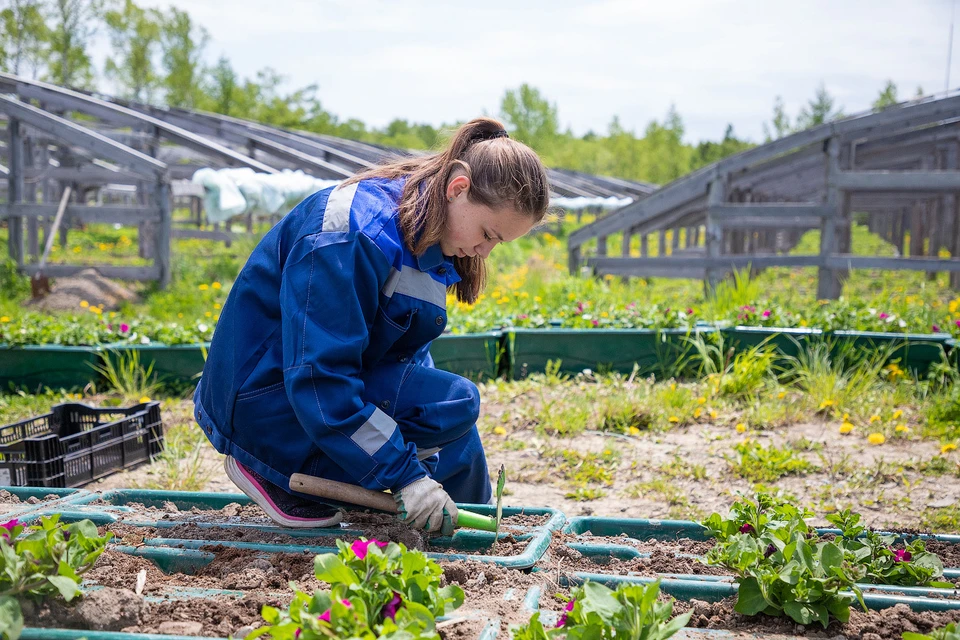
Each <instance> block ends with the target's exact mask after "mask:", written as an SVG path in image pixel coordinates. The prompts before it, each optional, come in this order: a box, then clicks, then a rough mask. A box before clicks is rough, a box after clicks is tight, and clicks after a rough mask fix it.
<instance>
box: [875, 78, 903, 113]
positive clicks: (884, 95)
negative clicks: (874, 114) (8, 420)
mask: <svg viewBox="0 0 960 640" xmlns="http://www.w3.org/2000/svg"><path fill="white" fill-rule="evenodd" d="M897 102H899V101H898V100H897V85H895V84H894V83H893V80H887V84H886V86H884V87H883V89H882V90H881V91H880V95H878V96H877V99H876V100H874V101H873V109H874V110H875V111H880V110H881V109H886V108H887V107H891V106H893V105H895V104H897Z"/></svg>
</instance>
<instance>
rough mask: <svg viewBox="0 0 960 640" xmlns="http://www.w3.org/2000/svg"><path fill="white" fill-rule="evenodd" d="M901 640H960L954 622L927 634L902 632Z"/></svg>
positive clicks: (959, 633) (959, 634)
mask: <svg viewBox="0 0 960 640" xmlns="http://www.w3.org/2000/svg"><path fill="white" fill-rule="evenodd" d="M903 640H960V629H958V628H957V624H956V623H955V622H951V623H950V624H948V625H947V626H945V627H943V628H942V629H936V630H934V631H931V632H930V633H929V634H926V633H913V632H912V631H904V633H903Z"/></svg>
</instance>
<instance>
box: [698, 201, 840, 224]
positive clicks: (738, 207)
mask: <svg viewBox="0 0 960 640" xmlns="http://www.w3.org/2000/svg"><path fill="white" fill-rule="evenodd" d="M709 214H710V215H711V216H713V217H714V218H715V219H716V220H732V219H736V218H739V217H741V216H753V217H764V218H825V217H827V216H829V215H830V210H829V209H827V208H826V207H824V206H823V205H818V204H814V203H812V202H810V203H807V202H800V203H793V202H780V203H776V204H768V203H764V204H747V203H744V204H722V205H711V206H710V211H709Z"/></svg>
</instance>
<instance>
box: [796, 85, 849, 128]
mask: <svg viewBox="0 0 960 640" xmlns="http://www.w3.org/2000/svg"><path fill="white" fill-rule="evenodd" d="M834 102H835V101H834V99H833V96H831V95H830V93H829V92H828V91H827V87H826V85H824V84H823V83H822V82H821V83H820V87H819V88H818V89H817V95H816V96H814V98H813V100H810V101H809V102H808V103H807V106H805V107H802V108H801V109H800V113H799V114H797V130H798V131H803V130H804V129H809V128H810V127H815V126H817V125H819V124H824V123H827V122H831V121H833V120H836V119H838V118H842V117H843V109H842V108H840V109H836V110H835V109H834Z"/></svg>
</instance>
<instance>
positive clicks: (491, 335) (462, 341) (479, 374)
mask: <svg viewBox="0 0 960 640" xmlns="http://www.w3.org/2000/svg"><path fill="white" fill-rule="evenodd" d="M500 340H501V335H500V332H499V331H488V332H486V333H465V334H462V335H449V334H448V335H442V336H440V337H439V338H437V339H436V340H434V341H433V342H432V343H431V344H430V355H432V356H433V363H434V365H435V366H436V367H437V369H443V370H444V371H450V372H451V373H456V374H458V375H461V376H463V377H465V378H470V379H471V380H478V381H479V380H488V379H490V378H496V377H497V375H498V374H499V373H500V364H501V361H502V360H503V358H502V357H501V356H502V353H501V345H500ZM504 364H506V363H504Z"/></svg>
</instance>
